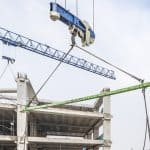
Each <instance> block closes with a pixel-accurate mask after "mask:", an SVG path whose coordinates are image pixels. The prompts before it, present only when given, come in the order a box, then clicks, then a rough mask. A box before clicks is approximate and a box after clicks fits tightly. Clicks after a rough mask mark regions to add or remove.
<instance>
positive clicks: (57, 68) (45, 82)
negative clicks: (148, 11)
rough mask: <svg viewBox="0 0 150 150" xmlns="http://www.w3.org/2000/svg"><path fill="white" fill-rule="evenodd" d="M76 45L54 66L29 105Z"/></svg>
mask: <svg viewBox="0 0 150 150" xmlns="http://www.w3.org/2000/svg"><path fill="white" fill-rule="evenodd" d="M73 47H74V45H71V48H70V49H69V50H68V52H67V53H66V54H65V56H64V57H63V58H62V61H60V62H59V63H58V65H57V66H56V67H55V68H54V70H53V71H52V72H51V73H50V75H49V76H48V78H47V79H46V80H45V81H44V82H43V84H42V86H41V87H40V88H39V90H38V91H37V92H36V93H35V95H34V96H33V97H32V99H31V100H30V101H29V103H28V104H27V106H30V104H31V103H32V101H33V100H34V99H35V98H36V96H37V95H38V94H39V92H40V91H41V90H42V89H43V87H44V86H45V85H46V83H47V82H48V81H49V79H50V78H51V77H52V76H53V75H54V73H55V72H56V71H57V69H58V68H59V67H60V65H61V64H62V62H63V60H64V59H65V58H66V57H67V56H68V55H69V53H70V52H71V51H72V49H73Z"/></svg>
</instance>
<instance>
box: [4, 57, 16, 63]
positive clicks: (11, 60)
mask: <svg viewBox="0 0 150 150" xmlns="http://www.w3.org/2000/svg"><path fill="white" fill-rule="evenodd" d="M2 59H5V60H7V61H8V63H9V62H10V63H12V64H13V63H15V59H14V58H10V57H7V56H2Z"/></svg>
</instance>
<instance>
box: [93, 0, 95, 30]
mask: <svg viewBox="0 0 150 150" xmlns="http://www.w3.org/2000/svg"><path fill="white" fill-rule="evenodd" d="M94 29H95V0H93V31H94Z"/></svg>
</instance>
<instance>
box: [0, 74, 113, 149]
mask: <svg viewBox="0 0 150 150" xmlns="http://www.w3.org/2000/svg"><path fill="white" fill-rule="evenodd" d="M16 83H17V88H16V89H15V88H14V89H0V150H83V149H84V150H98V149H99V148H101V149H103V150H110V147H111V134H110V128H111V114H110V107H111V106H110V97H109V96H107V97H103V98H100V99H97V100H96V102H95V104H94V106H93V107H92V106H83V105H79V104H78V105H73V104H72V105H63V106H59V107H49V108H46V109H35V110H33V111H31V112H25V111H23V109H24V107H25V105H27V103H28V102H29V101H30V100H31V98H32V97H33V96H34V94H35V92H34V89H33V87H32V85H31V82H30V80H29V79H28V78H27V76H26V75H21V74H18V76H17V78H16ZM105 90H107V89H105ZM41 102H42V99H41V100H38V99H37V98H35V101H33V103H32V104H31V105H32V106H34V105H37V104H40V103H41Z"/></svg>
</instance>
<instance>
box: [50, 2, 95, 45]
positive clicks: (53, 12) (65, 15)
mask: <svg viewBox="0 0 150 150" xmlns="http://www.w3.org/2000/svg"><path fill="white" fill-rule="evenodd" d="M50 18H51V19H52V20H54V21H56V20H60V21H61V22H63V23H65V24H66V25H68V26H69V29H70V31H71V33H72V34H73V33H74V32H76V35H77V34H78V35H79V37H80V38H81V42H82V45H83V46H89V45H90V44H92V43H93V42H94V40H95V33H94V31H93V30H92V29H91V27H90V26H89V24H88V23H87V22H86V21H83V20H80V19H79V18H78V17H76V16H75V15H73V14H72V13H70V12H69V11H68V10H66V9H65V8H63V7H61V6H60V5H59V4H57V3H50Z"/></svg>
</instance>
